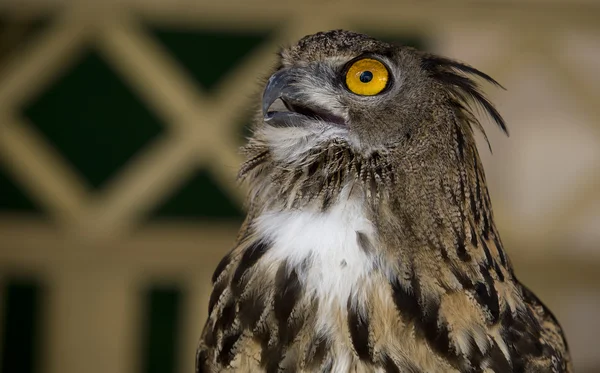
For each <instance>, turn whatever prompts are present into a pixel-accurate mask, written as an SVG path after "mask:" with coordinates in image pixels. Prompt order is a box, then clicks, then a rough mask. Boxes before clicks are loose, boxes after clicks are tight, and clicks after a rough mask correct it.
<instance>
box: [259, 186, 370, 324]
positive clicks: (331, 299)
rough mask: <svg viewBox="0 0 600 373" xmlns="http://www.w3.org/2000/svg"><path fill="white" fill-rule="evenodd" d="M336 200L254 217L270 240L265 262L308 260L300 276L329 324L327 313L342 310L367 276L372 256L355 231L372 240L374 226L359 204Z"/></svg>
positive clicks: (294, 264) (297, 264) (323, 320)
mask: <svg viewBox="0 0 600 373" xmlns="http://www.w3.org/2000/svg"><path fill="white" fill-rule="evenodd" d="M345 195H346V194H345V193H342V194H341V197H340V199H339V200H338V201H337V202H336V203H335V204H334V205H333V206H331V208H330V209H329V210H328V211H327V212H315V211H311V210H310V209H307V210H299V211H285V212H272V213H265V214H263V215H262V216H260V217H259V218H258V219H257V222H256V224H257V225H256V227H257V231H258V232H259V233H260V234H261V235H263V237H266V238H268V239H270V240H271V242H273V246H272V248H271V249H269V251H268V252H267V253H266V254H265V257H264V260H265V264H267V265H269V264H271V263H274V262H275V263H281V262H283V261H287V263H288V265H289V266H290V267H291V268H294V267H296V268H299V267H300V266H302V265H303V264H304V263H306V264H305V265H306V267H304V268H306V270H305V271H298V273H299V274H300V278H299V279H300V281H301V283H302V284H303V285H304V286H305V288H306V289H307V290H308V292H309V294H314V295H315V296H316V297H317V298H318V299H319V317H318V319H320V320H321V322H319V323H320V324H321V325H320V326H321V327H328V326H330V325H326V324H329V322H326V320H327V319H328V317H327V316H328V314H329V312H330V311H331V310H332V309H334V308H337V309H340V308H341V309H342V311H345V309H346V307H347V302H348V298H349V297H354V296H355V295H356V291H357V290H358V289H359V285H360V284H361V283H363V282H364V281H365V279H366V278H367V274H368V273H369V271H370V270H371V268H372V267H373V261H372V258H371V257H370V255H368V254H367V253H366V252H365V250H364V249H363V248H361V247H360V244H359V243H358V240H357V232H361V233H362V234H364V235H366V237H367V238H369V240H371V242H373V241H372V239H373V236H374V235H373V233H374V227H373V225H372V224H371V222H370V221H369V220H368V219H367V218H366V217H365V214H364V211H363V208H362V203H361V202H360V201H357V200H353V199H348V198H347V197H344V196H345Z"/></svg>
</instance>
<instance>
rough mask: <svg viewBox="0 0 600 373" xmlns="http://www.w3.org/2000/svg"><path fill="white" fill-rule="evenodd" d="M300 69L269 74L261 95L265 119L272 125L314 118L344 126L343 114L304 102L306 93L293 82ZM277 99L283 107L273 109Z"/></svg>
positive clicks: (297, 124) (293, 124) (299, 77)
mask: <svg viewBox="0 0 600 373" xmlns="http://www.w3.org/2000/svg"><path fill="white" fill-rule="evenodd" d="M303 73H304V72H303V71H300V70H298V69H283V70H280V71H278V72H276V73H275V74H273V75H271V77H270V78H269V81H268V82H267V86H266V87H265V91H264V92H263V99H262V114H263V118H264V121H265V123H268V124H269V125H271V126H274V127H290V126H301V125H307V124H309V123H310V122H315V121H317V122H326V123H330V124H334V125H339V126H345V124H346V123H345V120H344V118H342V117H340V116H338V115H335V114H333V113H331V112H330V111H329V110H327V109H325V108H322V107H316V106H315V105H308V104H307V98H308V97H309V95H308V94H307V92H305V91H304V88H303V86H302V85H300V84H297V83H298V82H299V80H300V79H301V77H302V75H303ZM278 99H279V100H281V101H282V103H283V105H285V108H284V109H283V110H275V109H274V107H275V106H276V105H275V101H277V100H278Z"/></svg>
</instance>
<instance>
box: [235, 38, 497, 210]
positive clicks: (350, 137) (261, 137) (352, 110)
mask: <svg viewBox="0 0 600 373" xmlns="http://www.w3.org/2000/svg"><path fill="white" fill-rule="evenodd" d="M476 79H479V80H484V81H488V82H490V83H492V84H495V85H497V84H498V83H496V81H495V80H493V79H492V78H491V77H489V76H488V75H486V74H484V73H482V72H480V71H479V70H477V69H475V68H473V67H470V66H468V65H465V64H462V63H459V62H456V61H453V60H451V59H447V58H444V57H439V56H435V55H432V54H429V53H425V52H421V51H418V50H415V49H413V48H409V47H405V46H399V45H394V44H389V43H386V42H383V41H379V40H377V39H374V38H371V37H369V36H367V35H363V34H358V33H354V32H349V31H343V30H335V31H329V32H321V33H317V34H314V35H309V36H306V37H304V38H302V39H301V40H300V41H299V42H298V43H296V44H295V45H293V46H291V47H288V48H284V49H283V50H281V51H280V53H279V63H278V65H277V68H276V69H275V72H274V73H273V74H272V75H271V76H270V77H269V79H268V80H267V82H266V84H265V88H264V91H263V96H262V111H261V113H260V115H259V118H258V120H257V121H256V126H255V131H254V135H253V137H252V138H251V139H250V142H249V145H248V146H247V147H246V149H247V150H248V160H247V162H246V163H245V164H244V165H243V166H242V169H241V175H242V176H243V177H246V176H249V177H247V179H250V180H251V188H250V190H251V200H252V198H253V197H256V196H258V197H260V200H261V201H260V202H259V203H258V204H261V205H262V204H265V205H268V204H271V203H272V201H279V200H285V201H286V202H285V204H286V206H288V207H289V206H293V205H301V204H304V203H306V202H310V201H311V200H314V199H315V198H317V199H318V200H319V201H320V202H321V203H322V205H323V206H327V204H328V202H329V201H331V200H334V199H336V197H337V196H338V195H339V193H340V192H341V191H342V189H343V188H344V186H348V185H353V184H355V182H356V181H359V184H361V186H363V187H364V188H362V189H361V190H363V191H365V192H366V196H367V200H369V201H371V200H372V199H371V198H370V196H375V197H376V198H375V199H374V200H375V201H376V202H377V201H379V200H380V198H379V197H381V196H382V195H388V196H391V197H393V198H392V199H393V200H395V201H403V202H398V203H397V204H398V206H404V205H408V204H416V203H417V202H415V201H423V198H424V196H422V195H421V194H422V191H423V190H427V191H428V193H429V195H430V196H431V195H437V197H436V199H437V200H444V199H447V197H448V196H447V191H448V190H449V189H450V190H453V191H454V193H457V194H459V195H461V196H463V197H464V196H466V195H467V193H466V192H465V190H466V189H465V187H464V184H465V183H467V184H473V188H474V189H477V188H478V187H477V185H476V184H477V183H479V184H483V183H484V181H485V180H484V179H483V176H482V175H483V173H482V171H481V167H480V165H479V163H480V160H479V156H478V153H477V149H476V145H475V139H474V134H473V128H479V129H481V130H482V132H483V129H482V127H481V125H480V123H479V121H478V120H477V118H476V117H475V115H474V111H473V110H472V109H473V106H479V107H480V108H482V109H483V111H484V112H486V113H487V114H488V115H489V116H490V117H491V118H492V119H493V120H495V122H496V123H497V124H498V125H499V126H500V127H501V128H502V129H503V130H504V131H506V126H505V124H504V121H503V119H502V117H501V116H500V114H499V113H498V111H497V110H496V109H495V108H494V106H493V105H492V104H491V103H490V101H488V99H487V98H486V97H485V96H484V95H483V93H482V92H481V90H480V88H479V86H478V84H477V83H476ZM483 133H484V134H485V132H483ZM461 175H462V176H461ZM463 176H464V177H463ZM400 179H401V180H402V182H401V183H398V182H397V181H398V180H400ZM359 189H360V188H359ZM459 189H460V190H459ZM461 190H462V191H461ZM427 198H429V197H427ZM418 203H421V202H418ZM421 204H422V203H421ZM430 204H431V205H434V204H438V205H439V203H438V202H435V203H434V202H431V203H430ZM427 208H428V207H423V206H421V207H420V209H421V210H423V211H425V210H427Z"/></svg>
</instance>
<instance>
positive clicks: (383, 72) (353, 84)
mask: <svg viewBox="0 0 600 373" xmlns="http://www.w3.org/2000/svg"><path fill="white" fill-rule="evenodd" d="M389 75H390V73H389V72H388V69H387V68H386V67H385V65H384V64H383V63H381V62H380V61H377V60H375V59H372V58H363V59H360V60H358V61H355V62H353V63H352V65H350V67H349V68H348V70H347V71H346V87H348V89H349V90H350V92H352V93H355V94H357V95H361V96H374V95H376V94H378V93H380V92H381V91H383V89H384V88H385V87H386V86H387V82H388V78H389Z"/></svg>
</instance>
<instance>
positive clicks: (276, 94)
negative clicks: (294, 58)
mask: <svg viewBox="0 0 600 373" xmlns="http://www.w3.org/2000/svg"><path fill="white" fill-rule="evenodd" d="M295 82H296V79H295V77H294V74H292V72H291V71H290V70H289V69H285V70H280V71H278V72H276V73H275V74H273V75H271V77H270V78H269V81H268V82H267V86H266V87H265V91H264V92H263V99H262V113H263V117H264V118H265V121H269V120H271V119H273V118H274V117H275V116H276V115H277V114H276V113H279V111H270V110H269V109H271V106H273V104H274V103H275V101H276V100H278V99H281V100H282V101H284V102H285V100H288V101H290V100H294V101H296V100H298V99H299V92H298V90H297V89H296V88H294V85H293V83H295Z"/></svg>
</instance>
